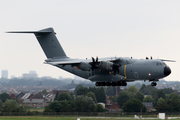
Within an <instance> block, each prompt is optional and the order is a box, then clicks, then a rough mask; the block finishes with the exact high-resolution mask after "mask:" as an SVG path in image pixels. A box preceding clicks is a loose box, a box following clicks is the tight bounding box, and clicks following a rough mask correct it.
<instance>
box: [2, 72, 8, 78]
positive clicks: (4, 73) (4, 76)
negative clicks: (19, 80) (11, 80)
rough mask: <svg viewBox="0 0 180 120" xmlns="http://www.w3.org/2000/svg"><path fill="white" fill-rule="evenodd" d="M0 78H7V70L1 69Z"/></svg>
mask: <svg viewBox="0 0 180 120" xmlns="http://www.w3.org/2000/svg"><path fill="white" fill-rule="evenodd" d="M1 78H6V79H8V70H2V71H1Z"/></svg>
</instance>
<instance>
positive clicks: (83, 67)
mask: <svg viewBox="0 0 180 120" xmlns="http://www.w3.org/2000/svg"><path fill="white" fill-rule="evenodd" d="M76 68H77V69H78V68H79V69H81V70H83V71H88V70H90V69H91V65H90V64H88V63H85V62H81V63H80V64H79V65H78V66H77V67H76Z"/></svg>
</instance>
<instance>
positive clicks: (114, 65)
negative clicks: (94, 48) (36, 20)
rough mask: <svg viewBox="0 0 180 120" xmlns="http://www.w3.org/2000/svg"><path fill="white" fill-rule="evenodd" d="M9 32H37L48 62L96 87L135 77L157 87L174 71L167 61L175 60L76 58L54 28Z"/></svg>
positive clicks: (119, 83)
mask: <svg viewBox="0 0 180 120" xmlns="http://www.w3.org/2000/svg"><path fill="white" fill-rule="evenodd" d="M8 33H33V34H34V35H35V36H36V38H37V40H38V42H39V44H40V45H41V47H42V49H43V51H44V53H45V55H46V57H47V59H46V60H45V63H47V64H50V65H53V66H56V67H58V68H61V69H63V70H65V71H68V72H70V73H72V74H75V75H77V76H80V77H82V78H85V79H88V80H91V81H92V82H96V83H95V85H96V86H126V85H127V82H133V81H135V80H149V81H152V83H151V85H152V86H156V85H157V83H156V82H157V81H158V80H159V79H161V78H164V77H166V76H168V75H169V74H170V73H171V69H170V68H169V67H168V66H167V65H166V64H165V63H164V61H169V62H174V61H172V60H163V59H152V58H151V59H148V58H146V59H133V58H132V57H130V58H127V57H108V58H100V59H98V57H96V59H94V58H93V57H92V59H84V60H83V59H72V58H69V57H67V55H66V54H65V52H64V50H63V48H62V46H61V45H60V43H59V41H58V39H57V38H56V36H55V34H56V33H55V32H54V30H53V28H47V29H43V30H40V31H19V32H8Z"/></svg>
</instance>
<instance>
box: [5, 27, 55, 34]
mask: <svg viewBox="0 0 180 120" xmlns="http://www.w3.org/2000/svg"><path fill="white" fill-rule="evenodd" d="M52 32H54V30H53V28H47V29H43V30H40V31H10V32H7V33H34V34H37V33H39V34H46V33H52Z"/></svg>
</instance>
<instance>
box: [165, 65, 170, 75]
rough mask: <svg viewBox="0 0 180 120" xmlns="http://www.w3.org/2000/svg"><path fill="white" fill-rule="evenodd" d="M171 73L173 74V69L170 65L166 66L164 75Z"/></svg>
mask: <svg viewBox="0 0 180 120" xmlns="http://www.w3.org/2000/svg"><path fill="white" fill-rule="evenodd" d="M169 74H171V69H170V68H169V67H168V66H165V67H164V75H165V76H168V75H169Z"/></svg>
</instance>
